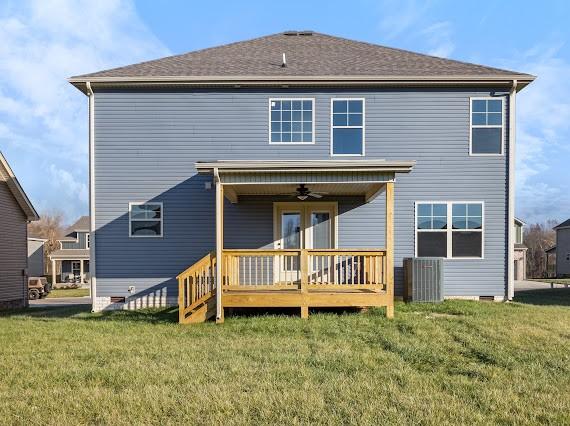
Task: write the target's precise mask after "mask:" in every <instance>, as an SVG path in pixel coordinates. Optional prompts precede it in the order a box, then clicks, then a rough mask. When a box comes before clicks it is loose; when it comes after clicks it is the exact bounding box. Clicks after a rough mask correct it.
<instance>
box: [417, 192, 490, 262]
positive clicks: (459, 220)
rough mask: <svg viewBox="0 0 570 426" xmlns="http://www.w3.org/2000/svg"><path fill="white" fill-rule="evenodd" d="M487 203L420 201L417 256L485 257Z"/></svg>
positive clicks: (418, 205)
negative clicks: (484, 234)
mask: <svg viewBox="0 0 570 426" xmlns="http://www.w3.org/2000/svg"><path fill="white" fill-rule="evenodd" d="M483 231H484V229H483V203H481V202H471V201H470V202H443V201H442V202H427V203H426V202H418V203H416V256H418V257H445V258H450V259H461V258H463V259H465V258H475V259H478V258H483Z"/></svg>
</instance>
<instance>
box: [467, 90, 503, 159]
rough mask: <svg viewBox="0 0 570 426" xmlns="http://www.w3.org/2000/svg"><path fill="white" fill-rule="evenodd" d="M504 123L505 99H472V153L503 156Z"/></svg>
mask: <svg viewBox="0 0 570 426" xmlns="http://www.w3.org/2000/svg"><path fill="white" fill-rule="evenodd" d="M503 123H504V120H503V98H471V147H470V153H471V154H474V155H493V154H495V155H497V154H499V155H500V154H503Z"/></svg>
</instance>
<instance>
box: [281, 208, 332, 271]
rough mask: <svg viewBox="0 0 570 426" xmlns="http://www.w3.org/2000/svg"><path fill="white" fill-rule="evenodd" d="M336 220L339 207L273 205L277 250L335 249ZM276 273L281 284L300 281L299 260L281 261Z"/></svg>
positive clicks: (288, 259) (287, 257) (285, 258)
mask: <svg viewBox="0 0 570 426" xmlns="http://www.w3.org/2000/svg"><path fill="white" fill-rule="evenodd" d="M336 216H337V203H330V202H313V203H307V202H287V203H274V234H275V235H274V247H275V248H276V249H282V250H287V249H294V250H300V249H303V248H306V249H312V248H314V249H330V248H335V247H336ZM310 268H312V266H310ZM274 270H275V276H276V277H278V280H279V281H285V282H291V281H298V280H299V279H300V277H299V274H300V258H299V257H298V256H296V257H290V256H283V257H279V258H278V261H277V262H276V263H275V266H274Z"/></svg>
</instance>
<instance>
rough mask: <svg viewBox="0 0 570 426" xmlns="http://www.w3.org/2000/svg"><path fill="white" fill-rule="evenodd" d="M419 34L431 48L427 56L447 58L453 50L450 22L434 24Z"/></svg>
mask: <svg viewBox="0 0 570 426" xmlns="http://www.w3.org/2000/svg"><path fill="white" fill-rule="evenodd" d="M421 33H422V35H423V36H424V37H425V38H426V42H427V44H428V45H430V46H431V48H430V49H429V50H428V52H427V53H428V54H429V55H433V56H439V57H440V58H448V57H449V56H451V54H452V53H453V51H454V50H455V43H453V41H452V40H453V30H452V24H451V22H448V21H442V22H436V23H435V24H432V25H430V26H428V27H427V28H425V29H424V30H423V31H422V32H421Z"/></svg>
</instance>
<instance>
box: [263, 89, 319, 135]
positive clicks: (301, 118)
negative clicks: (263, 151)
mask: <svg viewBox="0 0 570 426" xmlns="http://www.w3.org/2000/svg"><path fill="white" fill-rule="evenodd" d="M314 122H315V100H314V99H311V98H279V99H269V143H271V144H300V143H314V142H315V126H314Z"/></svg>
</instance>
